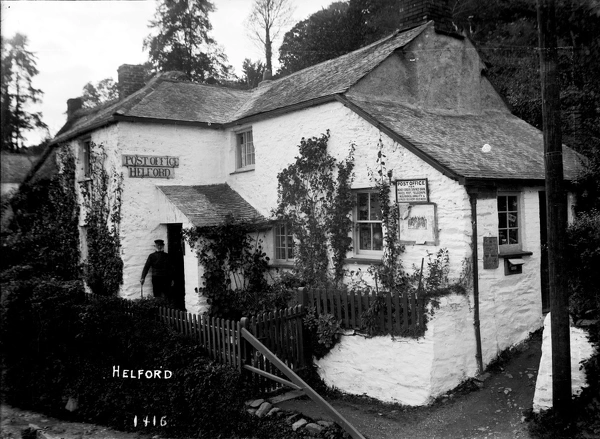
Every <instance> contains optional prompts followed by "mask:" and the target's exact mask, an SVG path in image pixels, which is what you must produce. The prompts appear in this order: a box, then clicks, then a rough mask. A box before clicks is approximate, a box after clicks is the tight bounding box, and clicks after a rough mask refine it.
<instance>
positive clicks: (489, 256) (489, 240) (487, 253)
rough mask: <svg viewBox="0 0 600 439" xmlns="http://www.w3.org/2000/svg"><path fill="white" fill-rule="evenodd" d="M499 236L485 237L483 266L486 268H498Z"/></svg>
mask: <svg viewBox="0 0 600 439" xmlns="http://www.w3.org/2000/svg"><path fill="white" fill-rule="evenodd" d="M498 265H499V262H498V238H497V237H496V236H484V237H483V268H484V269H486V270H489V269H493V268H498Z"/></svg>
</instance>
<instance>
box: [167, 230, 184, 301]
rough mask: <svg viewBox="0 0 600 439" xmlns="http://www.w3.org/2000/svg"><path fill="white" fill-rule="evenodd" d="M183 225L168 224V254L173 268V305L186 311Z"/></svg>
mask: <svg viewBox="0 0 600 439" xmlns="http://www.w3.org/2000/svg"><path fill="white" fill-rule="evenodd" d="M181 229H182V224H181V223H176V224H167V246H168V247H167V252H168V253H169V261H170V262H171V264H172V268H173V281H174V284H173V287H172V289H171V294H172V300H173V305H174V306H175V307H176V308H177V309H180V310H184V311H185V272H184V268H183V256H184V255H185V243H184V241H183V235H182V233H181Z"/></svg>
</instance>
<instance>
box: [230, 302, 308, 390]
mask: <svg viewBox="0 0 600 439" xmlns="http://www.w3.org/2000/svg"><path fill="white" fill-rule="evenodd" d="M303 318H304V309H303V307H302V305H296V306H294V307H291V308H286V309H283V310H277V311H272V312H268V313H263V314H259V315H257V316H255V317H250V318H244V319H242V321H241V327H243V328H245V329H247V330H248V331H249V332H250V333H251V334H252V335H254V337H256V339H258V340H259V341H260V342H261V343H262V344H263V345H265V346H266V347H267V348H268V349H269V351H271V352H272V353H273V354H275V355H276V356H277V358H279V359H280V360H281V361H282V362H283V363H284V364H285V365H286V366H287V367H289V368H290V369H292V370H294V371H295V372H298V371H300V370H302V369H304V368H305V367H306V365H307V361H306V357H305V352H304V339H303V336H302V331H303V326H302V320H303ZM243 348H245V349H247V351H246V352H243V353H242V357H243V359H244V362H245V364H247V365H249V366H251V367H253V368H256V369H258V370H262V371H264V372H267V374H269V375H273V376H281V372H280V371H279V369H278V368H277V367H275V366H274V365H273V364H272V362H270V361H268V360H267V358H266V357H265V356H264V355H263V354H261V353H260V352H259V351H257V350H251V348H250V347H249V346H247V345H245V346H243ZM252 379H253V381H254V382H255V384H257V385H258V387H259V389H260V390H261V391H264V392H268V391H273V390H276V389H278V388H281V387H282V384H281V383H279V382H277V381H274V380H272V379H269V378H267V377H265V376H263V375H259V374H253V375H252Z"/></svg>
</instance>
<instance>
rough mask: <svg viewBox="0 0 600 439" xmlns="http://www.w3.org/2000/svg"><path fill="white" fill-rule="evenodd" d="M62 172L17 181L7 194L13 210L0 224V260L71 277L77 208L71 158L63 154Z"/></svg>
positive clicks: (76, 265)
mask: <svg viewBox="0 0 600 439" xmlns="http://www.w3.org/2000/svg"><path fill="white" fill-rule="evenodd" d="M63 162H64V165H63V169H62V173H59V174H56V175H53V176H52V177H51V178H47V179H42V180H39V181H34V182H29V183H25V184H23V185H21V187H20V189H19V191H18V192H16V193H15V194H14V195H13V196H12V197H11V198H10V201H9V202H10V205H11V209H12V212H13V215H12V217H11V218H10V220H9V221H8V224H7V226H6V227H3V228H2V253H3V254H2V264H1V266H0V268H1V269H2V270H3V271H4V270H8V269H10V268H11V267H15V266H19V265H28V266H30V267H32V269H33V270H34V271H35V272H37V273H45V275H46V276H48V277H55V278H60V279H66V280H69V279H75V278H77V276H78V274H79V272H80V266H79V230H78V227H77V225H78V216H79V208H78V206H77V199H76V196H75V162H74V158H73V156H72V154H67V153H65V154H64V157H63Z"/></svg>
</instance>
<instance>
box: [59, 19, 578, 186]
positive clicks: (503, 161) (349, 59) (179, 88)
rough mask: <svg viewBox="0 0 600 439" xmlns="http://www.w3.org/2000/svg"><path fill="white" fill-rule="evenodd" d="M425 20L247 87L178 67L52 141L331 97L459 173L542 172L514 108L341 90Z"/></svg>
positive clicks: (523, 175)
mask: <svg viewBox="0 0 600 439" xmlns="http://www.w3.org/2000/svg"><path fill="white" fill-rule="evenodd" d="M430 26H433V22H429V23H427V24H425V25H422V26H419V27H416V28H414V29H411V30H408V31H404V32H399V31H398V32H396V33H394V34H392V35H390V36H388V37H386V38H383V39H381V40H379V41H377V42H375V43H373V44H371V45H369V46H366V47H363V48H361V49H359V50H357V51H354V52H351V53H348V54H346V55H343V56H341V57H338V58H335V59H332V60H329V61H325V62H323V63H320V64H317V65H315V66H312V67H308V68H306V69H304V70H301V71H299V72H296V73H293V74H291V75H289V76H286V77H284V78H281V79H278V80H274V81H268V82H264V83H262V84H261V85H260V86H259V87H258V88H256V89H253V90H250V91H243V90H234V89H228V88H224V87H220V86H211V85H201V84H195V83H190V82H186V81H181V80H180V78H181V76H180V75H181V74H178V73H177V72H170V73H165V74H162V75H158V76H157V77H155V78H153V79H152V80H151V81H150V82H149V83H148V84H147V85H146V86H145V87H144V88H142V89H141V90H139V91H137V92H135V93H133V94H132V95H130V96H128V97H126V98H125V99H123V100H121V101H117V102H111V103H107V104H105V105H103V106H101V107H98V108H95V109H92V110H82V111H80V112H77V113H76V114H75V117H73V118H72V119H71V120H69V121H67V124H66V125H65V126H64V127H63V129H62V130H61V131H60V132H59V133H58V135H57V136H56V137H55V139H54V140H53V143H54V144H56V143H58V142H61V141H64V140H68V139H70V138H72V137H75V136H78V135H80V134H83V133H84V132H86V131H90V130H92V129H95V128H97V127H99V126H102V125H104V124H108V123H112V122H115V121H116V120H118V118H119V117H124V118H127V117H131V118H136V119H146V120H151V121H173V122H175V123H200V124H203V123H207V124H208V123H210V124H211V125H212V124H215V128H219V127H220V126H222V125H223V124H229V123H235V122H238V121H242V120H244V119H246V118H249V117H253V116H259V115H264V114H268V113H269V112H271V111H276V110H281V109H288V108H290V107H292V108H293V106H294V105H298V104H303V105H308V104H311V103H318V102H322V101H321V99H331V100H333V99H338V100H345V101H346V102H350V103H351V104H352V105H354V106H356V108H358V109H360V111H362V112H364V113H365V114H367V115H368V116H369V117H370V118H372V119H373V120H374V124H375V125H376V126H379V125H380V124H382V125H383V126H386V127H387V128H388V129H389V133H390V135H392V137H398V138H403V139H405V140H406V141H407V142H410V144H412V146H414V148H413V151H415V152H416V153H418V155H420V156H421V157H424V158H425V159H427V161H428V162H429V163H432V164H433V165H434V166H436V167H437V168H438V169H441V170H442V171H443V172H446V173H447V174H451V175H453V176H455V177H464V178H483V179H522V180H529V179H535V180H538V179H540V180H543V179H544V163H543V152H542V151H543V139H542V133H541V132H540V131H539V130H537V129H535V128H533V127H532V126H530V125H528V124H527V123H526V122H524V121H522V120H520V119H518V118H517V117H515V116H512V115H510V114H500V113H496V112H487V113H484V114H482V115H479V116H468V115H466V116H465V115H462V116H448V115H444V114H437V113H434V112H425V111H421V110H417V109H413V108H409V107H407V106H403V105H401V104H399V103H397V102H387V101H385V102H384V101H375V100H370V101H368V102H367V101H362V100H359V99H358V98H356V97H353V96H348V95H347V94H346V92H347V91H348V90H349V89H350V87H352V85H354V84H356V83H357V82H358V81H359V80H360V79H361V78H363V77H364V76H365V75H367V74H368V73H369V72H371V71H372V70H373V69H375V68H376V67H377V66H378V65H379V64H380V63H381V62H383V61H384V60H385V59H386V58H388V57H389V56H390V55H391V54H392V53H393V52H394V51H395V50H397V49H399V48H402V47H404V46H406V45H407V44H408V43H410V42H411V41H413V40H414V39H415V38H416V37H417V36H418V35H420V34H421V33H422V32H423V31H424V30H425V29H426V28H428V27H430ZM265 117H267V116H265ZM372 122H373V121H372ZM484 144H489V145H491V147H492V150H491V151H490V152H489V153H483V152H482V151H481V147H482V146H483V145H484ZM564 159H565V177H566V178H567V179H573V178H574V177H575V175H576V173H577V168H578V166H579V163H580V161H581V159H582V158H581V156H578V155H577V154H576V153H574V152H573V151H572V150H570V149H569V148H566V147H565V148H564Z"/></svg>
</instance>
